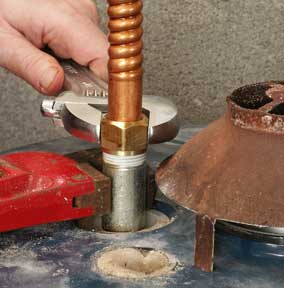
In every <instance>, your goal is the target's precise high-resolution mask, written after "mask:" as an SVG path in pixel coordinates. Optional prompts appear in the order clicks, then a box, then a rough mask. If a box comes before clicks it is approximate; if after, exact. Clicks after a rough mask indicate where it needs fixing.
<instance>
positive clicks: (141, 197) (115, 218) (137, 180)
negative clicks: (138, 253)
mask: <svg viewBox="0 0 284 288" xmlns="http://www.w3.org/2000/svg"><path fill="white" fill-rule="evenodd" d="M118 158H119V159H118ZM118 158H117V159H118V162H117V164H115V161H109V162H107V161H108V160H109V155H104V165H103V172H104V174H106V175H108V176H109V177H110V178H111V179H112V209H111V210H112V212H111V214H109V215H106V216H104V217H103V228H104V229H105V230H107V231H112V232H135V231H138V230H140V229H143V228H144V227H145V221H146V219H145V217H146V216H145V209H146V191H147V165H146V162H145V159H146V155H139V156H138V157H137V156H126V157H121V156H119V157H118ZM121 161H122V162H121Z"/></svg>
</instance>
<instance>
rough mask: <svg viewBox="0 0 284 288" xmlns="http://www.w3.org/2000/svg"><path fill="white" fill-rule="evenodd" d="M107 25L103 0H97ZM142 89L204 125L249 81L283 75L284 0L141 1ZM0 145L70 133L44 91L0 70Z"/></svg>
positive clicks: (0, 147) (185, 122)
mask: <svg viewBox="0 0 284 288" xmlns="http://www.w3.org/2000/svg"><path fill="white" fill-rule="evenodd" d="M97 2H98V8H99V11H100V12H101V15H102V25H103V26H105V13H104V11H105V2H106V1H101V0H100V1H99V0H98V1H97ZM144 6H145V9H144V12H145V23H144V27H145V70H146V72H145V85H144V86H145V94H156V95H162V96H165V97H169V98H171V99H172V100H173V101H174V102H175V103H176V104H177V106H178V108H179V110H180V115H181V119H182V123H183V125H188V123H207V122H209V121H212V120H214V119H216V118H217V117H218V116H220V115H221V114H222V113H223V112H224V110H225V97H226V96H227V95H228V94H229V93H230V92H231V91H232V90H233V89H234V88H237V87H239V86H241V85H244V84H247V83H253V82H258V81H263V80H270V79H275V80H280V79H282V80H283V69H284V62H283V48H282V47H283V46H284V45H283V44H284V31H283V29H282V27H283V24H284V17H283V14H284V2H283V1H282V0H270V1H267V0H254V1H247V0H239V1H233V0H176V1H173V0H155V1H153V0H144ZM0 80H1V81H0V103H1V113H0V131H1V139H0V150H3V149H7V148H12V147H17V146H21V145H24V144H27V143H33V142H37V141H42V140H47V139H54V138H57V137H60V136H61V135H65V134H64V133H63V134H62V132H59V131H57V130H55V129H54V128H53V127H52V126H51V124H50V121H49V120H46V119H43V118H41V116H40V112H39V106H40V102H41V99H42V96H39V95H38V94H37V93H36V92H35V91H33V90H32V89H31V88H30V87H28V86H27V85H26V84H24V83H23V82H22V81H20V80H18V79H16V78H15V77H14V76H13V75H10V74H9V73H7V72H6V71H3V70H0Z"/></svg>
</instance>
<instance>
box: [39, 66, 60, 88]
mask: <svg viewBox="0 0 284 288" xmlns="http://www.w3.org/2000/svg"><path fill="white" fill-rule="evenodd" d="M58 73H59V71H58V69H57V68H54V67H51V68H48V69H47V70H46V71H45V72H44V73H43V75H42V77H41V79H40V88H41V91H42V92H43V93H48V91H49V90H50V87H51V86H52V85H53V83H54V81H55V80H56V77H57V75H58Z"/></svg>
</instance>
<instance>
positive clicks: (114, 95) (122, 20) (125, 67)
mask: <svg viewBox="0 0 284 288" xmlns="http://www.w3.org/2000/svg"><path fill="white" fill-rule="evenodd" d="M108 3H109V9H108V14H109V18H110V21H109V29H110V35H109V42H110V49H109V56H110V60H109V105H108V115H107V118H108V119H110V120H112V121H120V122H132V121H138V120H140V119H141V116H142V77H143V69H142V62H143V56H142V49H143V42H142V35H143V29H142V22H143V16H142V14H141V11H142V7H143V4H142V1H141V0H108Z"/></svg>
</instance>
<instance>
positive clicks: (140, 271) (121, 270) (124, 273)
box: [95, 247, 177, 279]
mask: <svg viewBox="0 0 284 288" xmlns="http://www.w3.org/2000/svg"><path fill="white" fill-rule="evenodd" d="M176 265H177V261H176V260H175V259H174V257H172V256H169V255H168V254H166V253H164V252H163V251H160V250H153V249H148V248H136V247H133V248H116V249H109V250H106V251H104V252H102V253H101V254H100V255H99V257H98V258H97V260H96V264H95V270H99V271H100V272H101V273H103V274H106V275H108V276H114V277H119V278H131V279H141V278H151V277H159V276H162V275H167V274H168V273H170V272H171V271H172V270H173V269H174V268H175V267H176ZM96 268H97V269H96Z"/></svg>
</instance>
